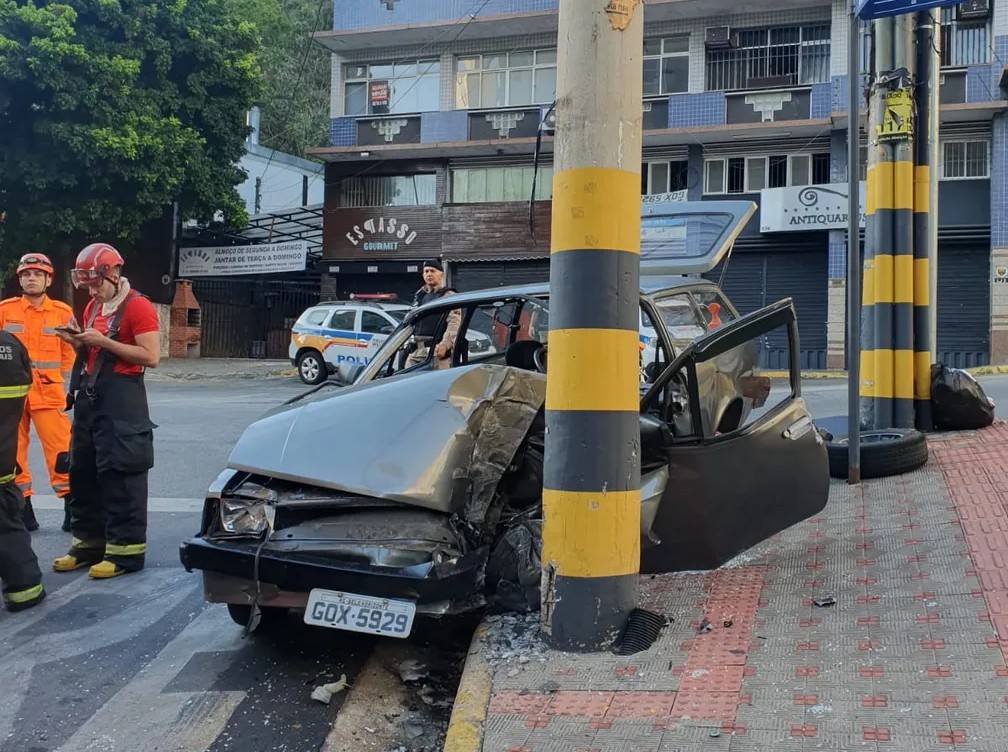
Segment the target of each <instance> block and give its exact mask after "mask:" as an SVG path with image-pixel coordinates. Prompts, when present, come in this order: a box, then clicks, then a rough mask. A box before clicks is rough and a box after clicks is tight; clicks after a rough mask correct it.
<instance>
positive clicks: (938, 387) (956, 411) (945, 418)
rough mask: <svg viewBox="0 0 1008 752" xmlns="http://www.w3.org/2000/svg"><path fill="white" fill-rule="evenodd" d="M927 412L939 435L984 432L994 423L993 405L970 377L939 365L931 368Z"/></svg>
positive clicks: (971, 375) (965, 373)
mask: <svg viewBox="0 0 1008 752" xmlns="http://www.w3.org/2000/svg"><path fill="white" fill-rule="evenodd" d="M931 411H932V417H933V419H934V424H935V428H937V429H938V430H941V431H965V430H970V429H974V428H984V427H986V426H989V425H990V424H991V423H993V422H994V401H993V400H992V399H991V398H990V397H988V396H987V394H986V393H985V392H984V390H983V387H982V386H980V383H979V382H978V381H977V380H976V379H975V378H973V374H971V373H969V372H967V371H963V370H960V369H958V368H949V367H948V366H946V365H944V364H942V363H935V364H934V365H932V366H931Z"/></svg>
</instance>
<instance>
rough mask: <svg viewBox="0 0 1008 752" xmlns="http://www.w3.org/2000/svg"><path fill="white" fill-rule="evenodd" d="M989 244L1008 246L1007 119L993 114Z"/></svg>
mask: <svg viewBox="0 0 1008 752" xmlns="http://www.w3.org/2000/svg"><path fill="white" fill-rule="evenodd" d="M990 196H991V246H992V247H994V248H1008V119H1006V117H1005V116H1004V115H995V116H994V123H993V133H992V137H991V181H990Z"/></svg>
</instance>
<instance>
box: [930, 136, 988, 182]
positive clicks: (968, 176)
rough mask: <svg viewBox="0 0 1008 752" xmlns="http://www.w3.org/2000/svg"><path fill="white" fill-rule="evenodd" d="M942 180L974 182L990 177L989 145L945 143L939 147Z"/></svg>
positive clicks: (974, 142)
mask: <svg viewBox="0 0 1008 752" xmlns="http://www.w3.org/2000/svg"><path fill="white" fill-rule="evenodd" d="M939 175H941V177H942V180H976V179H982V178H987V177H990V143H989V142H987V141H945V142H943V143H942V145H941V172H940V173H939Z"/></svg>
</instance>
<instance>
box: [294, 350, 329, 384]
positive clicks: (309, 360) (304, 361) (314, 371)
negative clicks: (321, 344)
mask: <svg viewBox="0 0 1008 752" xmlns="http://www.w3.org/2000/svg"><path fill="white" fill-rule="evenodd" d="M297 369H298V376H300V377H301V380H302V381H303V382H304V383H306V384H309V385H311V386H314V385H315V384H321V383H322V382H323V381H325V380H326V378H327V377H328V376H329V374H328V373H327V371H326V364H325V361H324V360H323V359H322V356H321V355H320V354H319V353H318V352H317V351H315V350H305V351H304V352H303V353H301V354H300V355H299V356H298V360H297Z"/></svg>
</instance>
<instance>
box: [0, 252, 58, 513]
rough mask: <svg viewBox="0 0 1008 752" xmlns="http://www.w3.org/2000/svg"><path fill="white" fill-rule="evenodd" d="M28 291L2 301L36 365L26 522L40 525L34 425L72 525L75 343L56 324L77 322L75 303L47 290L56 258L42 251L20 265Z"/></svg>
mask: <svg viewBox="0 0 1008 752" xmlns="http://www.w3.org/2000/svg"><path fill="white" fill-rule="evenodd" d="M17 276H18V282H20V284H21V291H22V294H21V295H20V296H19V297H16V298H7V299H6V300H4V301H0V328H2V329H4V330H5V331H7V332H10V333H11V334H13V335H14V336H15V337H17V338H18V339H19V340H21V342H22V343H23V344H24V346H25V347H26V348H27V350H28V355H29V357H30V358H31V365H32V386H31V390H30V391H29V392H28V399H27V400H26V401H25V407H24V414H23V415H22V416H21V424H20V426H19V428H18V443H17V464H18V467H17V471H18V472H17V477H16V478H15V481H14V482H15V484H16V485H17V487H18V488H19V489H21V493H23V494H24V497H25V507H24V523H25V527H26V528H28V530H38V521H37V520H36V519H35V510H34V509H33V508H32V504H31V497H32V478H31V473H30V472H29V470H28V443H29V440H30V433H29V427H30V424H31V423H34V424H35V433H36V434H38V437H39V440H40V441H41V442H42V452H43V453H44V454H45V460H46V467H47V468H48V470H49V483H50V485H51V486H52V489H53V491H54V492H55V493H56V495H57V496H58V497H60V498H61V499H63V505H64V510H65V511H64V518H63V529H64V530H69V529H70V525H69V522H70V520H69V511H68V510H69V506H68V500H67V496H68V495H69V493H70V481H69V476H68V474H67V469H68V468H67V467H66V465H67V453H68V452H69V448H70V418H69V417H68V416H67V414H66V413H65V412H64V408H65V407H66V396H65V395H66V391H65V388H64V384H63V381H64V378H65V377H66V376H67V375H68V374H69V373H70V371H71V369H72V368H73V364H74V357H75V352H74V348H73V347H72V346H71V345H69V344H67V343H66V342H64V341H63V340H61V339H60V338H59V337H58V336H57V334H56V327H66V326H69V327H71V328H77V324H76V321H75V320H74V314H73V309H72V308H70V306H68V305H67V304H66V303H64V302H62V301H60V300H53V299H52V298H50V297H49V296H48V295H47V294H46V291H47V290H48V289H49V286H50V285H51V284H52V281H53V265H52V262H51V261H50V260H49V259H48V258H47V257H46V256H45V255H43V254H41V253H26V254H25V255H24V256H22V257H21V261H20V262H19V263H18V266H17Z"/></svg>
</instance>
